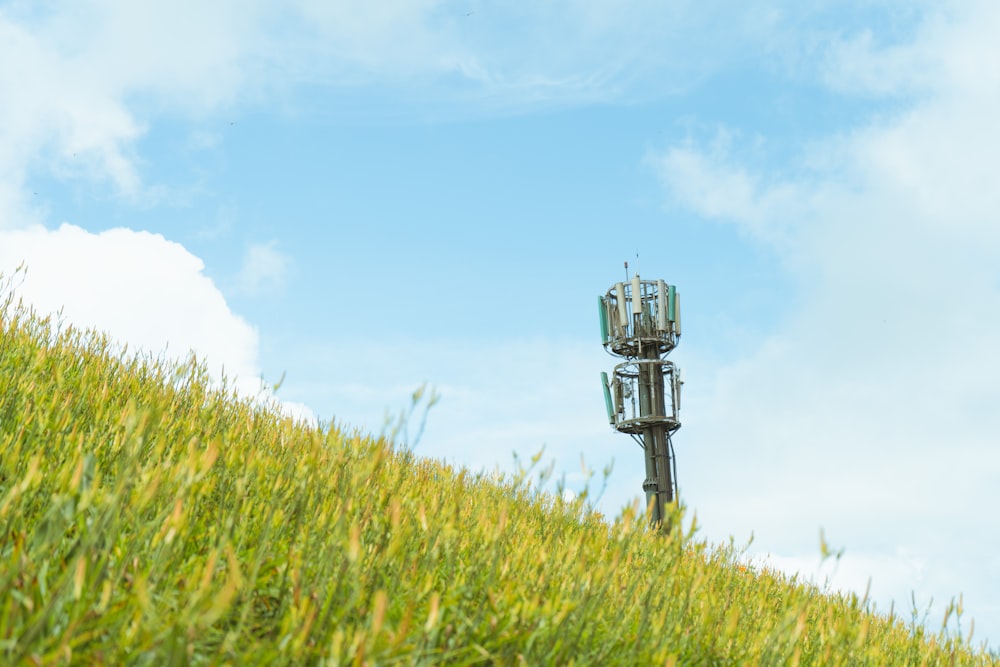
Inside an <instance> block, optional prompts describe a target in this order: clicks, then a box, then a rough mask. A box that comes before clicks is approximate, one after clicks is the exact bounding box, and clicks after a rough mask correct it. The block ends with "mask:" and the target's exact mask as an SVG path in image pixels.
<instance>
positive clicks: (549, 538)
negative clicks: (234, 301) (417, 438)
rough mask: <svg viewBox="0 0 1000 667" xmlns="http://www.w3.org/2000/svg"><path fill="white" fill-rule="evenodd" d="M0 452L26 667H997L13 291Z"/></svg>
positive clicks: (0, 297)
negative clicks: (236, 383) (277, 399)
mask: <svg viewBox="0 0 1000 667" xmlns="http://www.w3.org/2000/svg"><path fill="white" fill-rule="evenodd" d="M469 446H470V447H474V446H475V443H469ZM0 455H2V458H0V527H2V533H0V663H2V664H5V665H58V664H79V665H91V664H108V665H118V664H135V665H187V664H192V665H197V664H248V665H255V664H259V665H271V664H278V665H281V664H306V665H312V664H315V665H337V664H352V665H365V664H438V663H447V664H456V665H466V664H470V665H471V664H482V665H486V664H498V665H507V664H535V665H537V664H559V665H566V664H581V665H583V664H587V665H664V664H665V665H730V664H732V665H739V664H769V665H795V664H814V665H838V664H839V665H886V664H897V665H923V664H927V665H951V664H961V665H964V664H996V658H995V656H991V655H990V654H988V653H987V652H985V650H984V649H983V648H982V647H974V646H971V645H970V644H969V641H968V640H967V639H965V638H963V637H961V636H959V633H958V631H957V630H955V629H952V630H947V629H942V630H941V631H940V632H937V631H933V630H928V629H926V628H925V626H924V625H921V624H919V623H915V622H912V621H911V620H909V619H901V618H898V617H896V618H886V617H884V616H881V615H877V614H874V613H873V612H872V611H871V609H869V605H868V604H866V602H865V601H863V600H860V599H858V598H857V597H855V596H851V595H847V596H837V595H830V594H824V593H823V592H821V591H819V590H817V589H816V588H814V587H811V586H809V585H804V584H801V583H797V582H795V581H790V580H788V579H787V578H785V577H783V576H781V575H779V574H777V573H774V572H770V571H758V570H757V569H755V568H747V567H745V566H743V565H741V564H740V563H739V561H738V558H737V557H738V555H739V554H738V553H737V551H738V550H737V549H735V548H734V547H733V546H732V545H723V546H713V545H709V544H706V543H705V542H703V541H699V540H698V539H697V536H696V535H694V534H693V532H694V531H693V530H692V529H691V526H690V525H689V524H688V523H687V522H686V520H685V519H683V517H681V516H677V517H675V520H674V526H675V528H674V530H673V531H672V532H671V533H670V534H669V535H664V534H660V533H657V532H654V531H651V530H649V529H648V528H647V527H646V525H645V521H644V520H643V519H642V517H641V516H640V515H639V514H638V513H637V511H635V510H626V511H624V512H623V513H622V515H621V516H619V517H617V518H615V519H614V520H613V521H610V520H605V519H603V518H602V517H600V516H599V515H597V514H596V513H594V512H592V511H591V510H589V509H588V507H587V506H586V504H585V502H584V501H582V500H577V501H574V502H568V501H564V500H562V499H561V498H559V497H556V496H551V495H546V494H543V493H540V492H537V491H535V490H533V489H532V488H531V486H530V485H529V484H527V483H526V481H525V479H524V478H523V476H512V477H502V478H500V477H497V476H491V475H484V474H476V473H473V472H469V471H466V470H457V469H454V468H452V467H449V466H447V465H444V464H442V463H439V462H436V461H432V460H426V459H422V458H418V457H416V456H414V455H413V454H411V453H410V452H408V451H406V450H405V449H404V448H401V447H395V446H393V445H392V444H391V442H389V441H388V440H387V439H379V438H372V437H368V436H366V435H363V434H360V433H356V432H353V431H351V430H350V429H349V428H345V427H341V426H324V427H315V426H310V425H308V424H304V423H296V422H294V421H293V420H291V419H290V418H287V417H284V416H282V414H281V413H280V411H279V410H277V409H276V408H275V407H273V406H268V405H264V404H260V403H254V402H252V401H249V400H247V399H239V398H238V397H237V396H236V394H235V393H234V392H233V391H231V390H227V389H226V388H225V387H222V388H213V387H212V385H211V383H210V382H209V379H208V377H207V374H206V371H205V369H204V367H203V366H201V365H199V364H198V363H197V362H195V361H193V360H192V361H191V362H190V363H187V364H183V365H176V364H171V363H165V362H162V361H158V360H156V359H152V358H137V357H134V356H131V355H130V354H129V353H128V352H127V351H125V350H122V349H120V348H118V347H117V346H116V345H115V344H114V343H112V342H111V341H110V340H109V339H108V338H106V337H104V336H102V335H100V334H96V333H81V332H80V331H77V330H75V329H72V328H69V327H60V326H57V325H56V324H54V323H53V321H51V320H49V319H41V318H39V317H37V316H35V315H33V314H32V313H30V312H28V311H26V310H25V309H23V308H21V307H19V306H18V305H17V302H16V300H14V298H13V297H12V295H11V293H10V291H9V290H8V291H7V292H5V293H0ZM960 611H961V610H960V609H959V608H958V605H952V608H951V610H950V614H951V619H950V620H947V619H946V621H945V623H944V624H943V625H942V628H944V627H945V626H946V627H948V628H957V627H958V626H957V624H956V622H955V615H956V614H960ZM966 630H967V628H966Z"/></svg>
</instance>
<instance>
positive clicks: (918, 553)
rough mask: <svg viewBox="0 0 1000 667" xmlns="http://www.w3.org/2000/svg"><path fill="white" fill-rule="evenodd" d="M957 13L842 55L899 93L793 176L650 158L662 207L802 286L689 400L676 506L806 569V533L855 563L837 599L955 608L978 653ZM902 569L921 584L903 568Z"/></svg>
mask: <svg viewBox="0 0 1000 667" xmlns="http://www.w3.org/2000/svg"><path fill="white" fill-rule="evenodd" d="M957 6H958V7H960V9H961V11H956V12H955V13H954V16H952V17H949V18H948V20H944V19H942V18H938V17H935V18H933V19H930V20H929V21H928V22H927V23H926V24H925V25H924V26H923V27H922V29H921V30H920V31H918V34H917V38H916V40H915V41H914V42H913V43H911V44H905V45H901V46H893V47H891V49H890V50H889V51H880V50H879V49H878V47H876V46H874V45H871V44H869V43H868V42H865V38H861V39H862V42H865V43H866V44H868V45H867V46H866V47H865V49H859V48H854V49H853V50H852V51H850V53H849V54H848V55H849V57H850V58H849V60H850V62H849V63H847V62H846V61H844V60H843V59H842V61H841V64H840V65H839V67H840V68H841V69H840V74H842V75H843V76H844V77H845V78H850V77H851V76H853V75H852V74H851V73H852V72H855V71H858V72H868V71H874V72H876V73H877V79H878V82H879V85H882V86H884V89H885V90H886V91H905V92H907V93H908V94H911V95H915V97H914V98H913V100H912V101H911V102H910V103H909V104H907V105H906V107H905V108H903V109H902V110H899V111H897V112H896V113H894V114H891V115H883V116H882V117H880V118H878V119H876V120H873V121H872V122H870V123H869V124H867V125H865V126H863V127H859V128H857V129H856V130H854V131H852V132H846V133H843V134H840V135H838V136H835V137H831V138H829V139H828V140H826V141H824V142H820V143H817V144H815V145H813V146H809V147H805V148H804V154H803V155H802V156H801V163H800V165H798V166H799V167H800V169H799V174H796V175H795V176H793V177H789V176H787V172H786V173H785V174H780V175H777V176H772V175H770V174H768V173H767V171H766V170H761V169H753V168H751V167H748V166H745V165H743V164H741V163H740V161H738V160H736V159H735V158H733V157H732V153H731V152H730V151H729V150H728V148H729V147H728V146H726V145H725V144H721V148H720V144H719V142H715V143H710V144H708V145H707V146H704V147H698V146H697V145H695V144H691V143H688V144H684V145H680V146H676V147H673V148H671V149H669V150H667V151H665V152H664V153H663V154H661V155H659V156H657V157H656V158H653V159H651V161H650V162H651V164H653V165H654V166H655V168H656V169H657V170H658V173H659V175H660V176H661V177H662V179H663V181H664V185H665V187H666V189H667V191H668V193H669V195H670V197H671V199H672V200H673V202H674V203H675V204H679V205H681V206H684V207H687V208H689V209H691V210H693V211H695V212H696V213H698V214H699V215H701V216H703V217H705V218H713V219H718V220H723V221H726V222H730V223H732V224H735V225H737V226H738V227H739V228H740V229H741V230H742V231H743V232H744V233H746V234H749V235H751V236H752V237H753V238H755V239H757V240H759V241H762V242H764V243H766V244H769V245H770V246H771V248H772V249H773V251H775V252H776V254H777V255H778V256H779V257H780V259H781V261H782V262H783V263H784V264H785V265H786V266H787V267H789V269H790V271H791V272H790V277H791V278H793V279H795V280H797V281H798V285H799V289H800V296H799V298H798V300H797V302H796V304H794V306H793V307H790V313H789V314H788V315H787V316H786V317H785V318H784V319H783V320H782V321H781V322H776V323H774V327H773V329H772V331H771V333H770V335H769V336H768V337H767V339H766V340H765V341H764V342H763V343H762V345H761V346H760V348H759V349H758V350H757V352H756V353H754V354H752V355H750V356H749V357H748V358H745V359H743V360H742V361H740V362H739V363H736V364H731V365H728V366H722V367H715V368H714V371H713V375H714V379H713V381H712V382H713V386H712V387H711V389H710V390H699V389H698V385H697V384H692V385H691V387H690V388H691V389H692V390H693V391H694V392H695V395H693V396H689V399H688V401H687V406H688V417H687V421H688V424H689V425H690V424H696V426H695V427H694V428H695V429H697V431H698V433H697V438H698V442H699V445H698V448H697V450H696V451H695V452H694V456H695V457H696V460H694V461H693V462H691V464H690V466H689V469H690V470H691V474H693V475H694V477H695V479H694V480H693V481H692V483H691V485H690V488H692V489H694V492H693V494H692V495H693V497H692V495H689V496H688V500H689V501H690V502H691V503H692V504H693V505H695V506H696V507H697V508H698V512H699V516H700V517H701V518H702V520H703V525H705V526H710V527H713V528H709V530H712V531H718V530H721V531H722V535H724V534H725V533H727V532H733V533H735V534H737V535H740V534H742V535H745V536H748V535H749V534H750V533H751V531H752V532H754V533H755V534H756V537H757V542H756V543H755V546H758V547H759V548H761V549H764V550H767V551H771V552H772V553H777V554H784V555H785V557H786V558H788V557H790V556H789V555H791V554H801V553H809V552H810V550H811V549H812V548H813V547H812V543H813V542H814V540H815V536H816V535H817V534H818V530H819V528H820V527H823V528H825V529H826V530H827V534H828V535H833V534H836V535H838V536H839V540H840V543H841V544H842V545H843V546H844V547H845V548H846V553H847V554H852V553H854V554H858V556H857V557H855V556H851V557H850V560H848V561H845V563H850V568H849V569H851V570H852V574H851V576H850V577H846V578H845V580H846V582H845V584H846V585H848V586H857V585H858V583H859V582H860V581H861V580H862V579H864V577H862V576H861V574H863V573H864V572H866V571H867V573H868V574H870V575H871V576H872V577H873V590H874V591H875V592H876V593H878V594H879V596H880V597H879V598H878V601H879V606H880V607H883V608H886V607H887V606H888V598H890V597H892V598H895V599H896V600H897V603H898V604H897V609H899V605H900V604H902V605H903V606H904V608H905V607H906V606H908V604H909V594H908V590H907V587H910V588H911V589H913V590H915V591H916V594H917V599H918V602H919V601H921V600H923V601H926V600H927V599H928V598H929V597H931V596H933V597H934V598H935V599H936V600H938V602H939V603H940V602H941V601H947V600H948V599H949V598H950V597H951V596H953V595H957V594H958V593H960V592H964V593H965V597H966V603H967V605H966V606H967V608H968V609H969V610H970V613H972V615H974V616H975V615H977V614H978V615H980V616H981V618H980V623H979V625H978V627H979V628H980V633H979V636H980V637H982V636H983V634H982V633H983V632H988V633H990V636H991V638H992V639H993V640H994V641H996V640H997V638H998V636H997V633H998V632H1000V625H998V623H1000V618H998V617H997V615H996V613H995V611H993V612H991V611H990V608H991V607H990V603H989V601H990V600H993V601H994V602H995V601H996V600H997V599H1000V589H998V588H997V587H996V586H995V585H993V583H992V582H993V579H995V577H993V568H994V567H995V557H994V556H993V552H994V550H995V544H993V543H992V540H991V539H989V538H985V536H992V535H996V534H1000V517H998V515H997V514H996V512H994V511H993V508H994V507H996V506H997V505H998V504H1000V490H998V487H997V485H996V483H995V482H996V479H997V478H998V475H1000V450H998V449H997V448H996V438H995V434H996V433H997V432H998V431H1000V412H997V411H996V410H995V409H994V407H993V406H995V405H997V404H998V403H1000V385H998V384H997V382H996V378H997V377H998V376H1000V356H998V355H997V354H996V353H995V333H996V331H998V330H1000V269H998V268H997V262H996V258H997V257H1000V226H998V225H997V224H996V220H997V215H998V214H1000V193H998V189H997V188H996V187H994V185H993V184H992V183H991V179H992V175H993V173H994V172H995V162H996V155H997V153H998V151H1000V129H998V125H997V123H996V121H995V118H997V117H1000V86H997V85H996V81H995V78H996V72H995V71H993V70H990V68H988V67H983V66H981V65H980V64H979V63H977V62H974V59H970V57H969V52H968V48H969V46H968V42H969V40H971V41H972V42H973V43H979V42H982V44H981V46H982V49H980V50H978V51H977V53H978V54H979V58H980V59H981V60H982V61H983V62H996V60H997V59H996V58H994V57H991V56H990V54H992V53H995V51H996V49H997V46H996V44H995V39H992V38H991V39H987V38H986V35H988V34H993V35H995V34H996V32H997V29H998V28H1000V10H997V9H994V5H990V4H982V3H968V4H962V5H957ZM986 42H991V43H990V44H986ZM855 46H856V45H855ZM901 54H902V55H901ZM841 55H842V56H843V58H847V57H848V56H844V55H843V54H841ZM927 63H933V68H932V71H930V72H928V71H925V68H926V67H927ZM869 66H871V69H869ZM994 69H995V68H994ZM918 80H919V81H920V84H919V85H917V84H915V83H914V81H918ZM855 81H856V82H857V80H856V79H855ZM858 85H859V87H860V88H863V89H866V90H867V89H869V88H871V87H872V86H873V85H874V83H865V82H864V81H860V82H858ZM918 93H919V94H918ZM793 171H794V170H793ZM802 173H806V174H807V176H805V177H801V178H800V177H798V176H799V175H801V174H802ZM734 288H736V289H738V288H739V287H738V282H737V283H736V284H734ZM690 344H692V343H690V342H689V345H690ZM694 344H695V345H696V344H697V343H696V342H694ZM701 354H702V355H703V356H704V357H705V359H704V360H702V362H703V363H704V364H705V365H704V368H705V369H706V370H709V369H712V366H713V363H712V362H711V360H710V359H709V358H708V356H709V355H707V354H706V352H705V351H702V352H701ZM691 372H692V377H696V376H698V374H697V372H696V370H695V369H691ZM703 382H704V380H703ZM686 435H687V436H689V437H695V435H694V433H693V429H691V428H689V430H688V433H687V434H686ZM722 535H713V536H717V537H721V536H722ZM944 545H946V546H944ZM900 553H904V554H906V555H907V558H910V559H911V560H912V562H922V563H925V567H923V568H922V569H921V570H920V572H919V573H917V572H915V571H913V572H911V571H910V570H908V569H907V568H906V567H904V566H903V565H901V564H900V563H899V562H897V561H898V558H896V556H897V555H898V554H900ZM796 558H799V559H801V557H800V556H796ZM911 569H912V568H911ZM894 571H895V572H896V574H893V572H894ZM900 573H903V574H905V576H900ZM918 574H919V575H920V576H917V575H918ZM858 592H863V590H862V591H858ZM900 596H902V598H900ZM995 606H996V605H993V609H995ZM939 608H940V607H939Z"/></svg>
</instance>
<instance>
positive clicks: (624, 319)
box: [599, 262, 683, 524]
mask: <svg viewBox="0 0 1000 667" xmlns="http://www.w3.org/2000/svg"><path fill="white" fill-rule="evenodd" d="M625 278H626V279H625V281H624V282H620V283H615V284H614V285H613V286H612V287H611V289H609V290H608V292H607V293H606V294H605V295H604V296H602V297H600V301H599V312H600V319H601V340H602V342H603V343H604V348H605V349H606V350H607V351H608V352H609V353H610V354H613V355H615V356H618V357H622V358H624V361H622V362H621V363H619V364H618V365H616V366H615V368H614V371H612V376H611V378H609V377H608V374H607V373H601V382H602V384H603V385H604V401H605V404H606V405H607V410H608V421H609V422H610V423H611V426H612V427H613V428H614V429H615V430H617V431H619V432H621V433H628V434H629V435H630V436H632V438H633V439H634V440H635V441H636V442H638V443H639V446H640V447H642V449H643V450H644V453H645V462H646V479H645V481H644V482H643V483H642V489H643V491H645V493H646V503H647V507H648V508H649V510H650V522H651V523H654V524H659V523H662V522H663V520H664V518H665V517H666V516H667V508H668V506H669V504H670V503H672V502H674V501H675V500H676V499H677V467H676V461H675V459H674V451H673V443H672V442H671V437H672V436H673V434H674V432H675V431H677V429H679V428H680V427H681V423H680V421H679V419H678V412H679V411H680V404H681V385H682V384H683V380H682V378H681V376H680V369H678V368H677V367H676V366H674V364H673V362H671V361H668V360H667V355H669V354H670V352H671V350H673V349H674V347H676V345H677V343H678V341H679V340H680V337H681V311H680V294H678V293H677V288H676V287H675V286H674V285H669V284H667V283H666V282H664V281H662V280H642V279H641V278H640V277H639V274H638V273H636V275H634V276H632V277H631V278H629V277H628V263H627V262H626V263H625Z"/></svg>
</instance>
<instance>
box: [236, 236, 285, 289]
mask: <svg viewBox="0 0 1000 667" xmlns="http://www.w3.org/2000/svg"><path fill="white" fill-rule="evenodd" d="M277 245H278V242H277V241H270V242H269V243H253V244H251V245H249V246H248V247H247V249H246V252H245V253H244V254H243V265H242V266H241V267H240V271H239V273H238V274H237V275H236V282H237V285H238V286H239V289H240V291H242V292H244V293H246V294H250V295H257V294H260V293H261V292H264V291H268V290H273V289H277V288H279V287H281V286H282V285H284V283H285V280H286V279H287V277H288V272H289V270H290V268H291V266H292V259H291V257H289V256H288V255H286V254H284V253H282V252H280V251H279V250H278V249H277Z"/></svg>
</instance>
